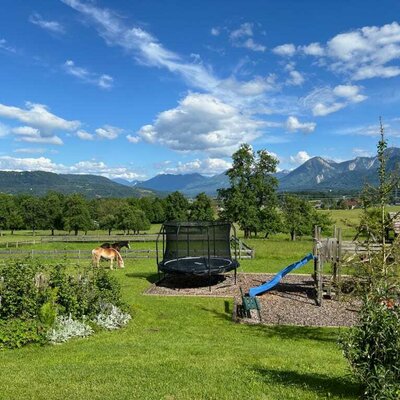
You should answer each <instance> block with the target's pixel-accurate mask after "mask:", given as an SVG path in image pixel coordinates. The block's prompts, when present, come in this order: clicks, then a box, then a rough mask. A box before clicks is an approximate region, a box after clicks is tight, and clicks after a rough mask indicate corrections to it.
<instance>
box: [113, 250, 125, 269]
mask: <svg viewBox="0 0 400 400" xmlns="http://www.w3.org/2000/svg"><path fill="white" fill-rule="evenodd" d="M114 251H115V254H116V255H117V258H118V266H119V267H120V268H125V265H124V260H123V258H122V256H121V254H120V253H119V251H118V250H115V249H114Z"/></svg>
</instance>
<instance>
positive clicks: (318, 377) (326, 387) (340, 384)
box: [253, 367, 360, 399]
mask: <svg viewBox="0 0 400 400" xmlns="http://www.w3.org/2000/svg"><path fill="white" fill-rule="evenodd" d="M253 370H254V371H255V372H257V373H258V374H259V375H260V376H261V377H262V378H263V379H264V380H265V382H266V383H278V384H282V385H285V386H297V387H299V388H304V389H306V390H310V391H313V392H315V393H316V394H318V395H320V396H321V397H324V398H325V397H326V396H328V397H329V396H337V397H340V398H344V399H357V398H359V397H358V396H359V395H360V387H359V385H357V384H356V383H354V382H352V381H351V380H350V379H349V378H346V377H340V378H339V377H330V376H327V375H322V374H315V373H313V374H312V373H306V372H304V373H301V372H296V371H279V370H273V369H268V368H260V367H254V368H253Z"/></svg>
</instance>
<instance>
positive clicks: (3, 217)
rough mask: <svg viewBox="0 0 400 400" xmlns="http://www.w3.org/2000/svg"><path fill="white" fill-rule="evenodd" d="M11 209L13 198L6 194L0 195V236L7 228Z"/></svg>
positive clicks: (12, 207)
mask: <svg viewBox="0 0 400 400" xmlns="http://www.w3.org/2000/svg"><path fill="white" fill-rule="evenodd" d="M13 209H14V201H13V198H12V197H11V196H10V195H8V194H0V234H1V233H2V232H1V231H3V230H6V229H8V228H9V223H10V213H11V211H12V210H13Z"/></svg>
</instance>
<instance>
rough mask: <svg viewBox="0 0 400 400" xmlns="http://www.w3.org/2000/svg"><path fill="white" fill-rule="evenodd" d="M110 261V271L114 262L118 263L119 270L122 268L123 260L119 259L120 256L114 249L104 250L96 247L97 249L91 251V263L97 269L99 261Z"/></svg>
mask: <svg viewBox="0 0 400 400" xmlns="http://www.w3.org/2000/svg"><path fill="white" fill-rule="evenodd" d="M102 258H103V259H106V260H110V269H114V268H113V263H114V261H115V260H117V262H118V267H119V268H124V267H125V265H124V260H123V259H122V257H121V254H119V252H118V251H117V250H115V249H104V248H103V247H97V249H93V250H92V261H93V265H96V266H97V267H99V264H100V259H102Z"/></svg>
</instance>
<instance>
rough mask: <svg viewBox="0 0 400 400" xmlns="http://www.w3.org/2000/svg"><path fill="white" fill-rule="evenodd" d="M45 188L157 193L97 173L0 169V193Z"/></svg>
mask: <svg viewBox="0 0 400 400" xmlns="http://www.w3.org/2000/svg"><path fill="white" fill-rule="evenodd" d="M48 191H55V192H59V193H64V194H70V193H80V194H82V195H84V196H85V197H87V198H96V197H143V196H155V195H156V194H157V193H156V192H154V191H152V190H148V189H141V188H133V187H128V186H125V185H121V184H118V183H116V182H113V181H112V180H110V179H107V178H104V177H103V176H98V175H75V174H54V173H52V172H45V171H32V172H29V171H23V172H15V171H0V193H7V194H24V193H25V194H26V193H29V194H33V195H36V196H42V195H45V194H46V193H47V192H48Z"/></svg>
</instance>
